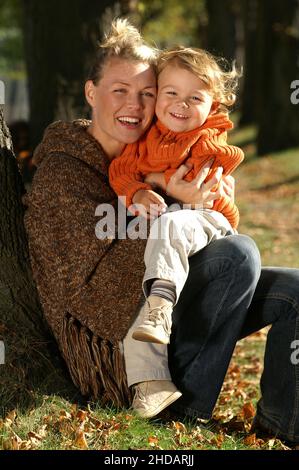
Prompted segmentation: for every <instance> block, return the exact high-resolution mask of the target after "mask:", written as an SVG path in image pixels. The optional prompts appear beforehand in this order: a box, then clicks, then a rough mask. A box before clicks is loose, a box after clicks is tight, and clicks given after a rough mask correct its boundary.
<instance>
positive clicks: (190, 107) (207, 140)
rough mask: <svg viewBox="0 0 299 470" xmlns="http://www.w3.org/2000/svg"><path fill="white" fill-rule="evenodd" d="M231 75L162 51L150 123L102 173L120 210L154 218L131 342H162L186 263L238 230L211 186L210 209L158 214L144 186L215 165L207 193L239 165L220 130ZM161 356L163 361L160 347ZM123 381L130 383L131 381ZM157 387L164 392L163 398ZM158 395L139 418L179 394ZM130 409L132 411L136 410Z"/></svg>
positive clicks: (199, 57) (188, 55)
mask: <svg viewBox="0 0 299 470" xmlns="http://www.w3.org/2000/svg"><path fill="white" fill-rule="evenodd" d="M236 77H237V73H236V72H235V71H234V70H233V71H231V72H225V71H223V70H222V69H221V67H220V66H219V65H218V63H217V60H216V58H214V57H213V56H212V55H210V54H209V53H207V52H206V51H203V50H200V49H193V48H192V49H191V48H185V47H179V48H175V49H171V50H168V51H166V52H163V53H162V54H161V56H160V58H159V61H158V96H157V102H156V116H157V121H156V122H155V123H154V124H153V125H152V127H151V128H150V130H149V131H148V133H147V134H146V136H145V137H144V138H142V139H141V140H140V141H139V142H137V143H134V144H130V145H127V146H126V148H125V149H124V151H123V153H122V154H121V155H120V156H119V157H117V158H116V159H114V160H113V161H112V162H111V165H110V167H109V179H110V184H111V186H112V188H113V189H114V190H115V192H116V193H117V194H118V195H119V196H125V197H126V205H127V207H129V206H130V205H131V204H132V203H133V204H138V209H139V208H140V206H141V205H142V207H143V208H144V211H143V214H144V215H146V214H149V213H150V214H151V215H154V216H157V215H160V217H158V218H157V219H156V220H155V222H154V223H153V224H152V226H151V230H150V236H149V239H148V241H147V246H146V250H145V255H144V260H145V266H146V271H145V275H144V279H143V291H144V294H145V296H146V298H147V299H146V303H145V305H144V307H143V308H142V310H141V312H140V314H139V316H138V317H139V318H138V319H137V321H136V322H135V324H134V331H133V338H134V339H137V340H140V341H149V342H154V343H160V344H168V343H169V338H170V334H171V323H172V310H173V308H174V305H175V304H176V303H177V302H178V299H179V296H180V293H181V291H182V289H183V287H184V284H185V281H186V279H187V276H188V270H189V263H188V258H189V257H190V256H192V255H193V254H195V253H196V252H198V251H199V250H200V249H202V248H203V247H204V246H206V245H207V244H208V243H210V242H211V241H213V240H215V239H218V238H221V237H224V236H226V235H229V234H233V233H234V230H235V229H236V228H237V226H238V222H239V213H238V209H237V207H236V205H235V204H234V201H233V200H232V198H230V197H229V196H227V195H221V196H220V195H219V192H218V191H217V188H213V189H214V191H215V194H214V196H213V198H215V199H216V198H217V200H215V201H214V203H213V208H212V210H209V209H203V208H199V209H198V208H195V210H194V209H193V210H191V209H183V210H178V211H175V212H166V213H163V212H164V211H165V208H166V205H165V203H164V200H163V198H162V197H161V196H160V195H159V194H157V193H156V192H155V191H153V186H152V185H151V184H150V183H151V182H153V183H156V184H157V185H158V186H160V187H161V188H162V189H166V185H167V184H168V182H169V180H170V178H171V176H172V175H173V174H174V172H175V171H176V169H177V168H178V167H179V166H180V165H181V164H182V163H186V162H187V163H188V164H189V167H190V168H191V169H190V171H189V172H188V174H187V175H186V176H185V177H184V179H185V180H186V181H191V180H193V179H194V178H195V177H196V176H197V174H198V173H199V172H200V171H201V170H202V168H203V167H205V166H206V165H207V163H208V162H210V161H211V159H214V161H213V164H212V166H211V169H210V171H209V174H208V176H207V178H206V180H205V183H206V184H207V187H208V188H209V189H210V186H209V184H211V183H209V182H213V177H214V175H215V174H216V173H217V172H218V175H219V167H221V168H222V169H223V174H224V175H229V174H231V173H232V171H233V170H234V169H235V168H236V167H237V166H238V165H239V164H240V162H241V161H242V160H243V152H242V151H241V149H239V148H238V147H235V146H231V145H228V144H227V143H226V131H227V130H228V129H231V128H232V127H233V125H232V122H231V121H230V120H229V118H228V112H227V107H228V106H231V105H232V104H233V103H234V101H235V95H234V93H233V92H234V89H235V87H236ZM132 125H133V120H132ZM147 175H148V177H147ZM145 180H146V181H145ZM141 212H142V211H141ZM161 214H162V215H161ZM146 216H147V217H148V215H146ZM136 325H138V326H137V328H136ZM163 351H164V352H163V354H165V355H166V354H167V350H166V348H165V349H164V350H163ZM153 359H154V358H153ZM126 362H127V361H126ZM164 364H167V361H164ZM165 367H167V366H165ZM127 373H128V370H127ZM129 375H130V374H129ZM128 380H129V381H131V383H136V379H134V378H131V379H130V378H128ZM134 380H135V382H134ZM153 382H157V381H153ZM149 383H150V382H149ZM149 383H147V382H145V384H146V392H145V393H144V394H145V395H146V399H149V401H150V395H151V394H152V393H154V394H155V396H156V395H157V383H155V384H154V386H153V388H152V391H151V388H150V387H149V386H148V384H149ZM142 385H144V384H141V386H142ZM163 387H164V388H166V389H167V390H168V391H169V393H168V395H169V399H168V400H167V399H166V400H165V390H163ZM158 390H159V387H158ZM160 391H161V397H162V396H163V399H161V406H159V405H158V406H157V407H156V408H155V410H154V411H153V410H149V408H147V409H146V410H145V411H144V410H142V411H141V410H140V407H139V412H140V411H141V412H140V414H142V415H143V416H148V417H149V416H153V415H155V414H157V412H159V411H161V409H163V408H165V406H168V405H169V404H170V403H171V402H173V401H174V400H176V399H177V398H179V396H180V395H181V394H180V392H179V391H178V390H177V389H176V387H175V386H174V384H172V383H171V381H169V380H161V383H160ZM163 392H164V394H163ZM166 395H167V394H166ZM158 401H159V400H158ZM162 402H163V404H162ZM165 403H166V404H165ZM142 406H143V407H144V404H143V405H142ZM155 406H156V405H155ZM135 408H136V409H137V410H138V406H136V407H135ZM150 413H154V414H150Z"/></svg>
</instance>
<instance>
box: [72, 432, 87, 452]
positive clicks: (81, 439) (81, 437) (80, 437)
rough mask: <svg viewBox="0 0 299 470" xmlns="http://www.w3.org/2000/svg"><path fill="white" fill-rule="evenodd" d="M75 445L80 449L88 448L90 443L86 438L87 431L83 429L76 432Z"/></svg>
mask: <svg viewBox="0 0 299 470" xmlns="http://www.w3.org/2000/svg"><path fill="white" fill-rule="evenodd" d="M73 445H74V446H76V447H79V449H88V444H87V441H86V438H85V433H84V431H82V430H78V431H77V432H76V437H75V440H74V442H73Z"/></svg>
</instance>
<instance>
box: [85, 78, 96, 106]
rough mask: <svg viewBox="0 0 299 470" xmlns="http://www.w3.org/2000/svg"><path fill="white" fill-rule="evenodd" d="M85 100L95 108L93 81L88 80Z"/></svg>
mask: <svg viewBox="0 0 299 470" xmlns="http://www.w3.org/2000/svg"><path fill="white" fill-rule="evenodd" d="M85 98H86V101H87V103H88V104H89V106H91V107H92V108H93V107H94V101H95V86H94V84H93V81H92V80H87V82H86V83H85Z"/></svg>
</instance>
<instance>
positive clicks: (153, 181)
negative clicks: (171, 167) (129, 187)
mask: <svg viewBox="0 0 299 470" xmlns="http://www.w3.org/2000/svg"><path fill="white" fill-rule="evenodd" d="M144 181H145V183H147V184H150V185H151V186H152V187H153V188H155V187H156V188H161V189H163V190H164V191H166V181H165V177H164V173H148V174H147V175H146V176H145V178H144Z"/></svg>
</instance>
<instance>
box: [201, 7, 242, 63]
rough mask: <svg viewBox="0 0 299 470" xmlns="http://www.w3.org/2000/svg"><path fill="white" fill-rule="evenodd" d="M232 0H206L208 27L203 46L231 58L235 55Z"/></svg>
mask: <svg viewBox="0 0 299 470" xmlns="http://www.w3.org/2000/svg"><path fill="white" fill-rule="evenodd" d="M233 7H234V2H233V0H222V1H219V0H206V10H207V13H208V21H209V23H208V27H207V36H206V41H207V44H205V46H204V47H205V48H207V49H208V50H209V51H210V52H212V53H213V54H216V55H218V56H221V57H225V58H226V59H227V60H232V59H234V58H235V56H236V20H235V15H234V11H233Z"/></svg>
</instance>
